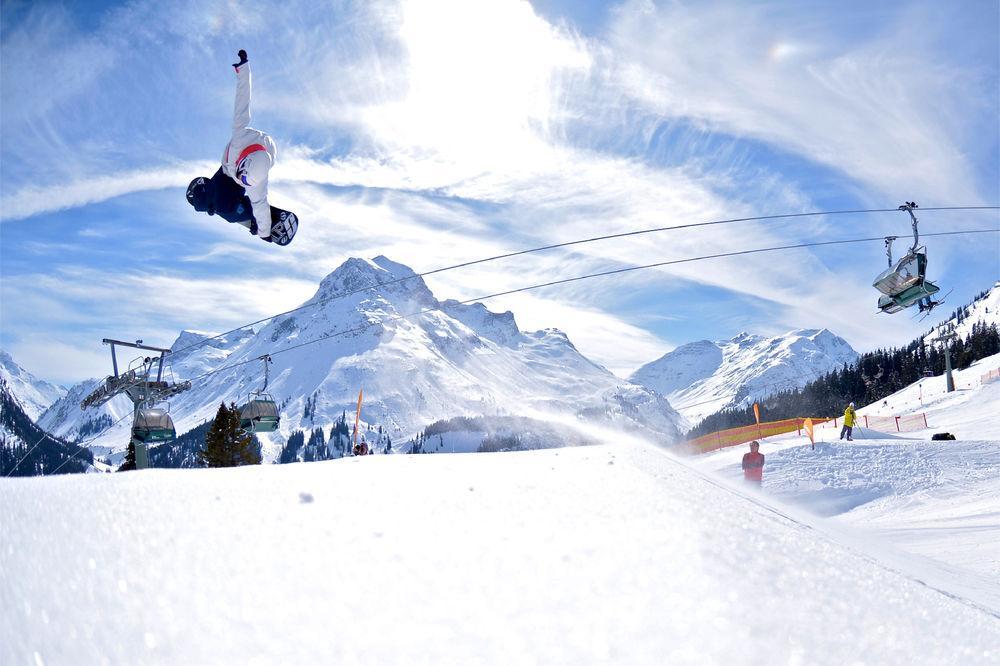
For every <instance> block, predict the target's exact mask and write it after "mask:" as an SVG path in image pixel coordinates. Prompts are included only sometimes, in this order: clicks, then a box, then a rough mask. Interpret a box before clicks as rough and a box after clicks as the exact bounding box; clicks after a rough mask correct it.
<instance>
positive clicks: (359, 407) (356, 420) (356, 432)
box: [354, 389, 365, 446]
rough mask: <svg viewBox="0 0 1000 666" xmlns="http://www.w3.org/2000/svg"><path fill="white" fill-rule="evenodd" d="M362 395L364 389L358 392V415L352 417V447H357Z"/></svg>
mask: <svg viewBox="0 0 1000 666" xmlns="http://www.w3.org/2000/svg"><path fill="white" fill-rule="evenodd" d="M364 393H365V390H364V389H361V390H360V391H358V413H357V414H355V415H354V446H357V445H358V422H360V421H361V396H363V395H364Z"/></svg>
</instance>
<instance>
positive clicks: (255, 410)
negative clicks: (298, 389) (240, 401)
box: [240, 391, 281, 432]
mask: <svg viewBox="0 0 1000 666" xmlns="http://www.w3.org/2000/svg"><path fill="white" fill-rule="evenodd" d="M280 423H281V416H280V414H279V413H278V405H277V403H275V402H274V398H272V397H271V396H270V395H268V394H267V393H263V392H260V391H254V392H253V393H251V394H250V397H249V399H248V400H247V404H245V405H244V406H243V408H242V409H240V427H241V428H242V429H243V430H246V431H247V432H274V431H275V430H277V429H278V425H279V424H280Z"/></svg>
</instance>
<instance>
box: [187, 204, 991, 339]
mask: <svg viewBox="0 0 1000 666" xmlns="http://www.w3.org/2000/svg"><path fill="white" fill-rule="evenodd" d="M920 210H921V211H959V210H1000V206H938V207H930V208H921V209H920ZM898 212H899V207H896V208H867V209H854V210H828V211H811V212H806V213H781V214H776V215H757V216H753V217H734V218H729V219H724V220H711V221H708V222H692V223H690V224H678V225H674V226H667V227H654V228H651V229H638V230H634V231H624V232H621V233H616V234H605V235H603V236H593V237H591V238H582V239H578V240H572V241H566V242H564V243H554V244H552V245H542V246H539V247H533V248H527V249H524V250H516V251H513V252H506V253H503V254H497V255H493V256H491V257H483V258H481V259H473V260H471V261H464V262H461V263H458V264H453V265H451V266H444V267H442V268H435V269H432V270H429V271H424V272H423V273H415V274H413V275H408V276H406V277H401V278H396V279H394V280H388V281H386V282H379V283H377V284H374V285H369V286H367V287H359V288H357V289H352V290H349V291H345V292H342V293H339V294H333V295H330V296H327V297H326V298H321V299H319V300H317V301H315V302H313V303H307V304H305V305H300V306H299V307H296V308H292V309H291V310H286V311H284V312H279V313H277V314H273V315H269V316H267V317H264V318H262V319H258V320H257V321H252V322H250V323H249V324H244V325H242V326H238V327H236V328H234V329H231V330H229V331H225V332H223V333H219V334H217V335H213V336H211V337H208V338H204V339H203V340H199V341H198V342H195V343H192V344H190V345H188V346H186V347H182V348H180V349H176V350H171V353H172V354H179V353H181V352H184V351H187V350H189V349H193V348H194V347H199V346H201V345H203V344H206V343H207V342H209V341H210V340H216V339H218V338H222V337H224V336H226V335H229V334H230V333H235V332H237V331H241V330H243V329H245V328H249V327H251V326H256V325H257V324H263V323H264V322H266V321H270V320H272V319H275V318H277V317H283V316H285V315H289V314H292V313H295V312H299V311H301V310H305V309H307V308H311V307H315V306H318V305H323V304H325V303H329V302H331V301H334V300H337V299H340V298H346V297H348V296H352V295H354V294H358V293H361V292H365V291H372V290H375V289H380V288H382V287H387V286H391V285H394V284H399V283H401V282H407V281H409V280H415V279H417V278H423V277H427V276H429V275H436V274H438V273H444V272H447V271H453V270H457V269H459V268H467V267H469V266H475V265H477V264H485V263H488V262H492V261H499V260H501V259H509V258H511V257H517V256H521V255H524V254H532V253H535V252H544V251H547V250H555V249H559V248H564V247H571V246H574V245H584V244H587V243H595V242H598V241H603V240H612V239H616V238H627V237H630V236H640V235H644V234H652V233H660V232H664V231H675V230H678V229H693V228H697V227H708V226H715V225H722V224H735V223H737V222H759V221H764V220H781V219H790V218H799V217H819V216H821V215H860V214H866V213H898ZM924 235H925V236H926V235H928V234H924ZM880 240H881V238H880Z"/></svg>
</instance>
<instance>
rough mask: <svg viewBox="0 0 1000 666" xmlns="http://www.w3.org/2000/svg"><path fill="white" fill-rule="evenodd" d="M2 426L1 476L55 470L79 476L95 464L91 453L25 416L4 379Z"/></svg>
mask: <svg viewBox="0 0 1000 666" xmlns="http://www.w3.org/2000/svg"><path fill="white" fill-rule="evenodd" d="M0 425H2V426H3V429H4V431H5V432H4V433H2V434H0V476H8V475H10V476H37V475H40V474H50V473H52V471H53V470H58V473H59V474H71V473H79V472H85V471H87V468H88V467H90V465H91V464H92V463H93V462H94V456H93V454H92V453H91V452H90V451H89V450H88V449H86V448H83V447H79V446H75V445H74V444H70V443H69V442H67V441H64V440H62V439H59V438H58V437H53V436H52V435H49V434H47V433H46V432H45V431H43V430H42V429H41V428H39V427H38V426H37V425H36V424H35V422H34V421H32V420H31V417H29V416H28V415H27V414H25V413H24V409H23V408H22V407H21V403H20V402H18V400H17V398H15V397H14V395H13V393H11V391H10V389H9V387H8V386H7V382H6V381H4V380H3V379H0ZM6 433H10V434H9V435H8V434H6ZM36 444H37V446H36ZM22 458H24V460H21V459H22Z"/></svg>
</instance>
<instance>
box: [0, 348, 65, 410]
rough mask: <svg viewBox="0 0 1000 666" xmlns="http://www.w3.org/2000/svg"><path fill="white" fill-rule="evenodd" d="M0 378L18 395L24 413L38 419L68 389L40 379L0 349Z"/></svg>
mask: <svg viewBox="0 0 1000 666" xmlns="http://www.w3.org/2000/svg"><path fill="white" fill-rule="evenodd" d="M0 379H3V380H4V381H5V382H6V383H7V390H9V391H10V392H11V393H12V394H13V395H14V396H16V397H17V400H18V402H19V403H20V404H21V408H22V409H23V410H24V413H25V414H27V415H28V416H29V417H31V419H32V420H36V421H37V420H38V417H39V416H41V414H42V412H44V411H45V410H46V408H48V407H49V405H51V404H52V403H54V402H55V401H56V400H58V399H59V398H61V397H63V396H64V395H66V389H64V388H63V387H61V386H56V385H55V384H50V383H49V382H47V381H45V380H43V379H38V378H37V377H35V376H34V375H32V374H31V373H30V372H28V371H27V370H25V369H24V368H22V367H21V366H20V365H18V364H17V362H16V361H15V360H14V359H13V357H12V356H11V355H10V354H8V353H7V352H5V351H3V350H2V349H0Z"/></svg>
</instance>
